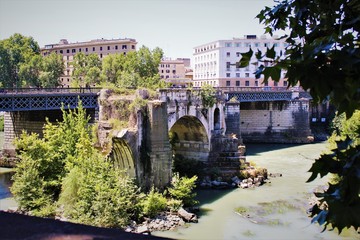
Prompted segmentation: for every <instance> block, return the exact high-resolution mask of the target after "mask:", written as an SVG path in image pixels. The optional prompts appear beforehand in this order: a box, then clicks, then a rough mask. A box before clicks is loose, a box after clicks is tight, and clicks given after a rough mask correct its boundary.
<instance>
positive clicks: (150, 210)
mask: <svg viewBox="0 0 360 240" xmlns="http://www.w3.org/2000/svg"><path fill="white" fill-rule="evenodd" d="M140 205H141V206H142V214H143V215H144V216H148V217H154V216H155V215H156V214H157V213H159V212H161V211H163V210H165V209H166V198H165V197H164V196H163V195H162V194H161V193H159V192H157V191H156V190H155V189H154V187H152V188H151V190H150V192H149V193H148V195H147V196H146V197H145V199H144V200H143V201H142V202H141V203H140Z"/></svg>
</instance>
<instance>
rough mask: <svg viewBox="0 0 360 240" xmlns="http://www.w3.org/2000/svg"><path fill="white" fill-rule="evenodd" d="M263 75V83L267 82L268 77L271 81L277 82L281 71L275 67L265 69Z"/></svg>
mask: <svg viewBox="0 0 360 240" xmlns="http://www.w3.org/2000/svg"><path fill="white" fill-rule="evenodd" d="M263 74H264V80H265V81H267V80H268V79H269V77H270V78H271V79H272V80H274V81H276V82H278V81H279V80H280V77H281V69H280V68H278V67H277V66H274V67H265V69H264V71H263Z"/></svg>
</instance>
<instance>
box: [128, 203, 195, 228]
mask: <svg viewBox="0 0 360 240" xmlns="http://www.w3.org/2000/svg"><path fill="white" fill-rule="evenodd" d="M197 222H198V217H197V215H196V214H194V213H191V212H190V211H187V210H185V209H183V208H180V209H179V210H178V211H177V212H161V213H159V214H158V215H157V216H155V217H154V218H151V219H150V218H148V219H145V221H144V222H142V223H141V224H136V222H134V221H133V222H132V224H130V225H129V226H127V228H125V231H126V232H132V233H139V234H151V232H155V231H173V230H175V229H176V228H177V227H180V226H184V225H185V224H186V223H197Z"/></svg>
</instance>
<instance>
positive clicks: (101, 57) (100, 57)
mask: <svg viewBox="0 0 360 240" xmlns="http://www.w3.org/2000/svg"><path fill="white" fill-rule="evenodd" d="M100 49H101V47H100ZM100 58H102V53H100Z"/></svg>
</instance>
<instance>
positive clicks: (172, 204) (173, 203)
mask: <svg viewBox="0 0 360 240" xmlns="http://www.w3.org/2000/svg"><path fill="white" fill-rule="evenodd" d="M166 204H167V207H168V209H169V210H170V211H171V212H177V211H178V210H179V209H180V208H181V207H182V206H183V203H182V201H181V200H177V199H173V198H171V199H170V200H169V201H168V202H167V203H166Z"/></svg>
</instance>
